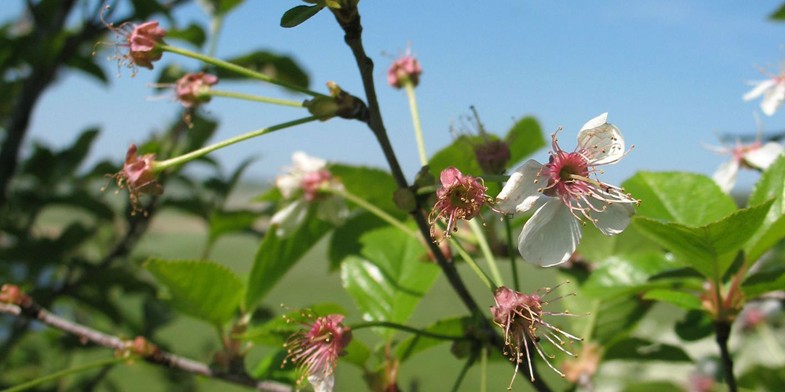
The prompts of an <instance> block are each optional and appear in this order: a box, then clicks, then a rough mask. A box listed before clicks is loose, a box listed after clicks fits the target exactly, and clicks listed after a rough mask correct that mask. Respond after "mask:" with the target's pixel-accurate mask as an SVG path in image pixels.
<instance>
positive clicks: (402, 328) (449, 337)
mask: <svg viewBox="0 0 785 392" xmlns="http://www.w3.org/2000/svg"><path fill="white" fill-rule="evenodd" d="M349 327H350V328H351V329H352V330H358V329H363V328H390V329H397V330H399V331H404V332H409V333H412V334H415V335H419V336H425V337H429V338H434V339H441V340H452V341H456V340H468V339H469V338H468V337H466V336H453V335H442V334H440V333H434V332H429V331H425V330H422V329H417V328H414V327H409V326H407V325H403V324H398V323H392V322H389V321H368V322H365V323H359V324H353V325H350V326H349Z"/></svg>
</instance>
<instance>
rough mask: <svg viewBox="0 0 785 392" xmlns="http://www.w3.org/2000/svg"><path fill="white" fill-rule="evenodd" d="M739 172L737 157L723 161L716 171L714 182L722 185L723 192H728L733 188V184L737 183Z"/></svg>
mask: <svg viewBox="0 0 785 392" xmlns="http://www.w3.org/2000/svg"><path fill="white" fill-rule="evenodd" d="M737 174H739V162H738V161H736V160H735V159H731V160H730V161H728V162H725V163H723V164H722V165H720V167H719V168H717V171H715V172H714V176H712V178H713V179H714V182H716V183H717V185H719V186H720V189H722V191H723V192H725V193H728V192H730V191H731V189H733V185H735V184H736V175H737Z"/></svg>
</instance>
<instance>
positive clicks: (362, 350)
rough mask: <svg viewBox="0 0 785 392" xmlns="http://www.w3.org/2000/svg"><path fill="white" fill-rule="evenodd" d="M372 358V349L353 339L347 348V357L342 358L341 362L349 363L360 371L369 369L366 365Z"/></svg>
mask: <svg viewBox="0 0 785 392" xmlns="http://www.w3.org/2000/svg"><path fill="white" fill-rule="evenodd" d="M370 358H371V349H369V348H368V346H366V345H365V343H363V342H361V341H359V340H358V339H352V341H351V342H349V345H348V346H346V355H344V356H342V357H341V361H346V362H349V363H351V364H353V365H355V366H357V367H359V368H360V369H363V370H365V369H367V368H368V367H367V366H366V364H367V363H368V359H370Z"/></svg>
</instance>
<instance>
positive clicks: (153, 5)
mask: <svg viewBox="0 0 785 392" xmlns="http://www.w3.org/2000/svg"><path fill="white" fill-rule="evenodd" d="M131 4H133V5H134V13H133V15H134V17H136V18H138V19H140V20H145V19H147V18H148V17H150V16H151V15H153V14H156V13H162V14H164V15H167V16H168V15H169V11H168V10H167V9H166V7H164V6H163V5H161V3H160V2H158V1H157V0H131Z"/></svg>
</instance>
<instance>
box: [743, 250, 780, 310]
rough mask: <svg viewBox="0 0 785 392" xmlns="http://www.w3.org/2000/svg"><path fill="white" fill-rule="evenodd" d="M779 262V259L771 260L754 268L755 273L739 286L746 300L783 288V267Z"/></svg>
mask: <svg viewBox="0 0 785 392" xmlns="http://www.w3.org/2000/svg"><path fill="white" fill-rule="evenodd" d="M781 260H782V259H781V258H772V259H768V260H766V262H765V263H763V264H757V265H756V266H755V269H756V271H755V273H754V274H752V275H750V276H749V277H747V279H746V280H744V282H743V283H742V284H741V289H742V291H744V296H745V297H746V298H747V299H748V300H749V299H752V298H756V297H759V296H761V295H763V294H766V293H768V292H771V291H777V290H782V288H783V287H785V265H783V264H782V261H781Z"/></svg>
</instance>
